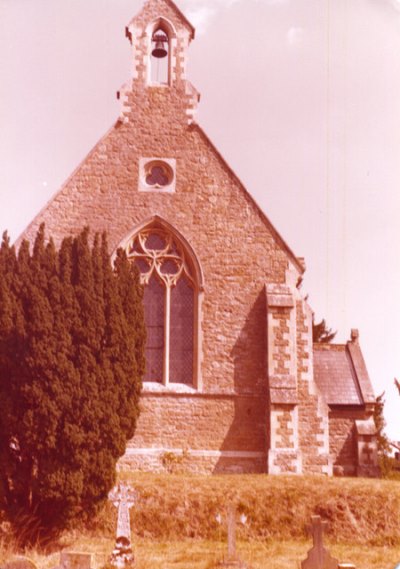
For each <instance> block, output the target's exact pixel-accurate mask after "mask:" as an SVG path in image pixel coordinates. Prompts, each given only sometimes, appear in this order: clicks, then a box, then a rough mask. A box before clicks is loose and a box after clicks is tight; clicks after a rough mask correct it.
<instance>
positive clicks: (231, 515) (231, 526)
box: [217, 505, 248, 569]
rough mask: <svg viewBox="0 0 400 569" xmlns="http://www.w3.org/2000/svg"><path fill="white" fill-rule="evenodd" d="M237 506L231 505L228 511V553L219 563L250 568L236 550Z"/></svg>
mask: <svg viewBox="0 0 400 569" xmlns="http://www.w3.org/2000/svg"><path fill="white" fill-rule="evenodd" d="M236 517H237V513H236V507H235V506H233V505H230V506H229V507H228V509H227V513H226V525H227V534H228V555H227V557H224V559H223V560H222V561H221V562H220V563H218V566H219V567H228V568H229V567H231V568H235V569H248V567H247V565H246V564H245V563H244V562H243V561H242V560H241V559H240V558H239V556H238V554H237V552H236ZM217 521H218V523H221V522H222V517H221V515H220V514H218V516H217Z"/></svg>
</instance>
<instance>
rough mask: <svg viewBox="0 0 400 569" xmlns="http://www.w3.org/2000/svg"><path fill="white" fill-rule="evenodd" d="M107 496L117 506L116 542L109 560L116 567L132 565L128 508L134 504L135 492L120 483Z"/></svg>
mask: <svg viewBox="0 0 400 569" xmlns="http://www.w3.org/2000/svg"><path fill="white" fill-rule="evenodd" d="M108 498H109V500H110V501H111V502H112V503H113V504H114V506H115V507H116V508H118V522H117V535H116V542H115V548H114V551H113V553H112V555H111V560H110V561H111V563H112V564H113V565H114V566H116V567H124V566H125V565H128V564H130V565H132V564H133V560H134V557H133V553H132V545H131V525H130V516H129V510H130V508H132V506H133V505H134V504H135V501H136V494H135V492H134V491H133V490H132V489H131V488H130V487H129V486H128V485H127V484H123V483H120V484H118V486H115V487H114V488H113V489H112V490H111V492H110V493H109V495H108Z"/></svg>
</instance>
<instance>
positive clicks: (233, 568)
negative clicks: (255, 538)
mask: <svg viewBox="0 0 400 569" xmlns="http://www.w3.org/2000/svg"><path fill="white" fill-rule="evenodd" d="M215 567H226V568H227V569H250V567H249V566H248V565H246V563H244V561H241V560H240V559H223V560H222V561H219V562H218V563H217V564H216V565H215Z"/></svg>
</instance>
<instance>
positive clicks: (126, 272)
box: [0, 226, 145, 540]
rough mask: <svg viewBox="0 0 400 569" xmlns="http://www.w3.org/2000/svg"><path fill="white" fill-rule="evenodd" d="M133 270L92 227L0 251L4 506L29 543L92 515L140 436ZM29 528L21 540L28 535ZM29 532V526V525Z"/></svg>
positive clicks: (6, 245)
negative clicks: (56, 242)
mask: <svg viewBox="0 0 400 569" xmlns="http://www.w3.org/2000/svg"><path fill="white" fill-rule="evenodd" d="M141 300H142V287H141V286H140V283H139V276H138V274H137V271H136V270H135V269H133V267H132V266H131V265H130V264H129V262H128V260H127V258H126V255H125V254H124V253H123V252H122V251H118V253H117V256H116V261H115V267H114V270H113V268H112V266H111V263H110V257H109V253H108V250H107V242H106V237H105V236H104V235H103V236H102V237H100V236H98V235H96V236H95V238H94V240H93V242H92V243H90V242H89V231H88V229H85V230H83V231H82V233H81V234H80V235H78V236H77V237H75V238H72V237H68V238H65V239H64V240H63V241H62V244H61V246H60V248H59V249H56V247H55V246H54V243H53V241H52V240H50V241H48V242H46V240H45V233H44V227H43V226H42V227H41V228H40V230H39V231H38V234H37V236H36V240H35V243H34V246H33V250H32V252H30V249H29V244H28V243H27V242H26V241H24V242H23V243H22V244H21V246H20V249H19V251H18V253H16V251H15V249H14V247H11V246H10V242H9V239H8V237H7V235H6V234H5V235H4V236H3V241H2V244H1V247H0V408H1V413H0V507H1V508H2V509H3V510H4V511H5V512H6V514H7V516H8V518H9V520H10V521H11V522H12V523H13V524H14V527H15V526H18V525H19V526H21V520H23V524H24V527H25V528H29V531H28V535H25V536H24V539H31V540H32V539H35V540H40V539H41V538H43V537H44V536H47V535H49V532H51V531H56V530H59V529H62V528H64V527H65V526H67V525H68V524H69V523H70V522H71V521H72V520H75V519H76V518H77V517H79V516H81V515H83V514H86V515H88V514H89V515H90V514H92V513H93V512H94V511H95V510H96V508H97V507H98V505H99V504H100V503H101V502H102V501H103V500H104V499H105V498H106V497H107V494H108V492H109V490H110V488H111V487H112V485H113V484H114V480H115V465H116V462H117V460H118V458H119V457H121V456H122V455H123V454H124V451H125V446H126V442H127V440H128V439H130V438H131V437H132V436H133V434H134V431H135V425H136V420H137V417H138V399H139V395H140V389H141V378H142V376H143V373H144V344H145V327H144V317H143V308H142V302H141ZM20 530H21V527H20V528H19V535H21V532H20ZM25 533H26V532H25Z"/></svg>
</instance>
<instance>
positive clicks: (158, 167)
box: [139, 158, 176, 193]
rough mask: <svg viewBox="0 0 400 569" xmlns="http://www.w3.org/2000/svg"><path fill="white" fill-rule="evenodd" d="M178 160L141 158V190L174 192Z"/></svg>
mask: <svg viewBox="0 0 400 569" xmlns="http://www.w3.org/2000/svg"><path fill="white" fill-rule="evenodd" d="M175 170H176V161H175V160H174V159H172V158H141V159H140V162H139V191H141V192H168V193H170V192H174V191H175V173H176V172H175Z"/></svg>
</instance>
